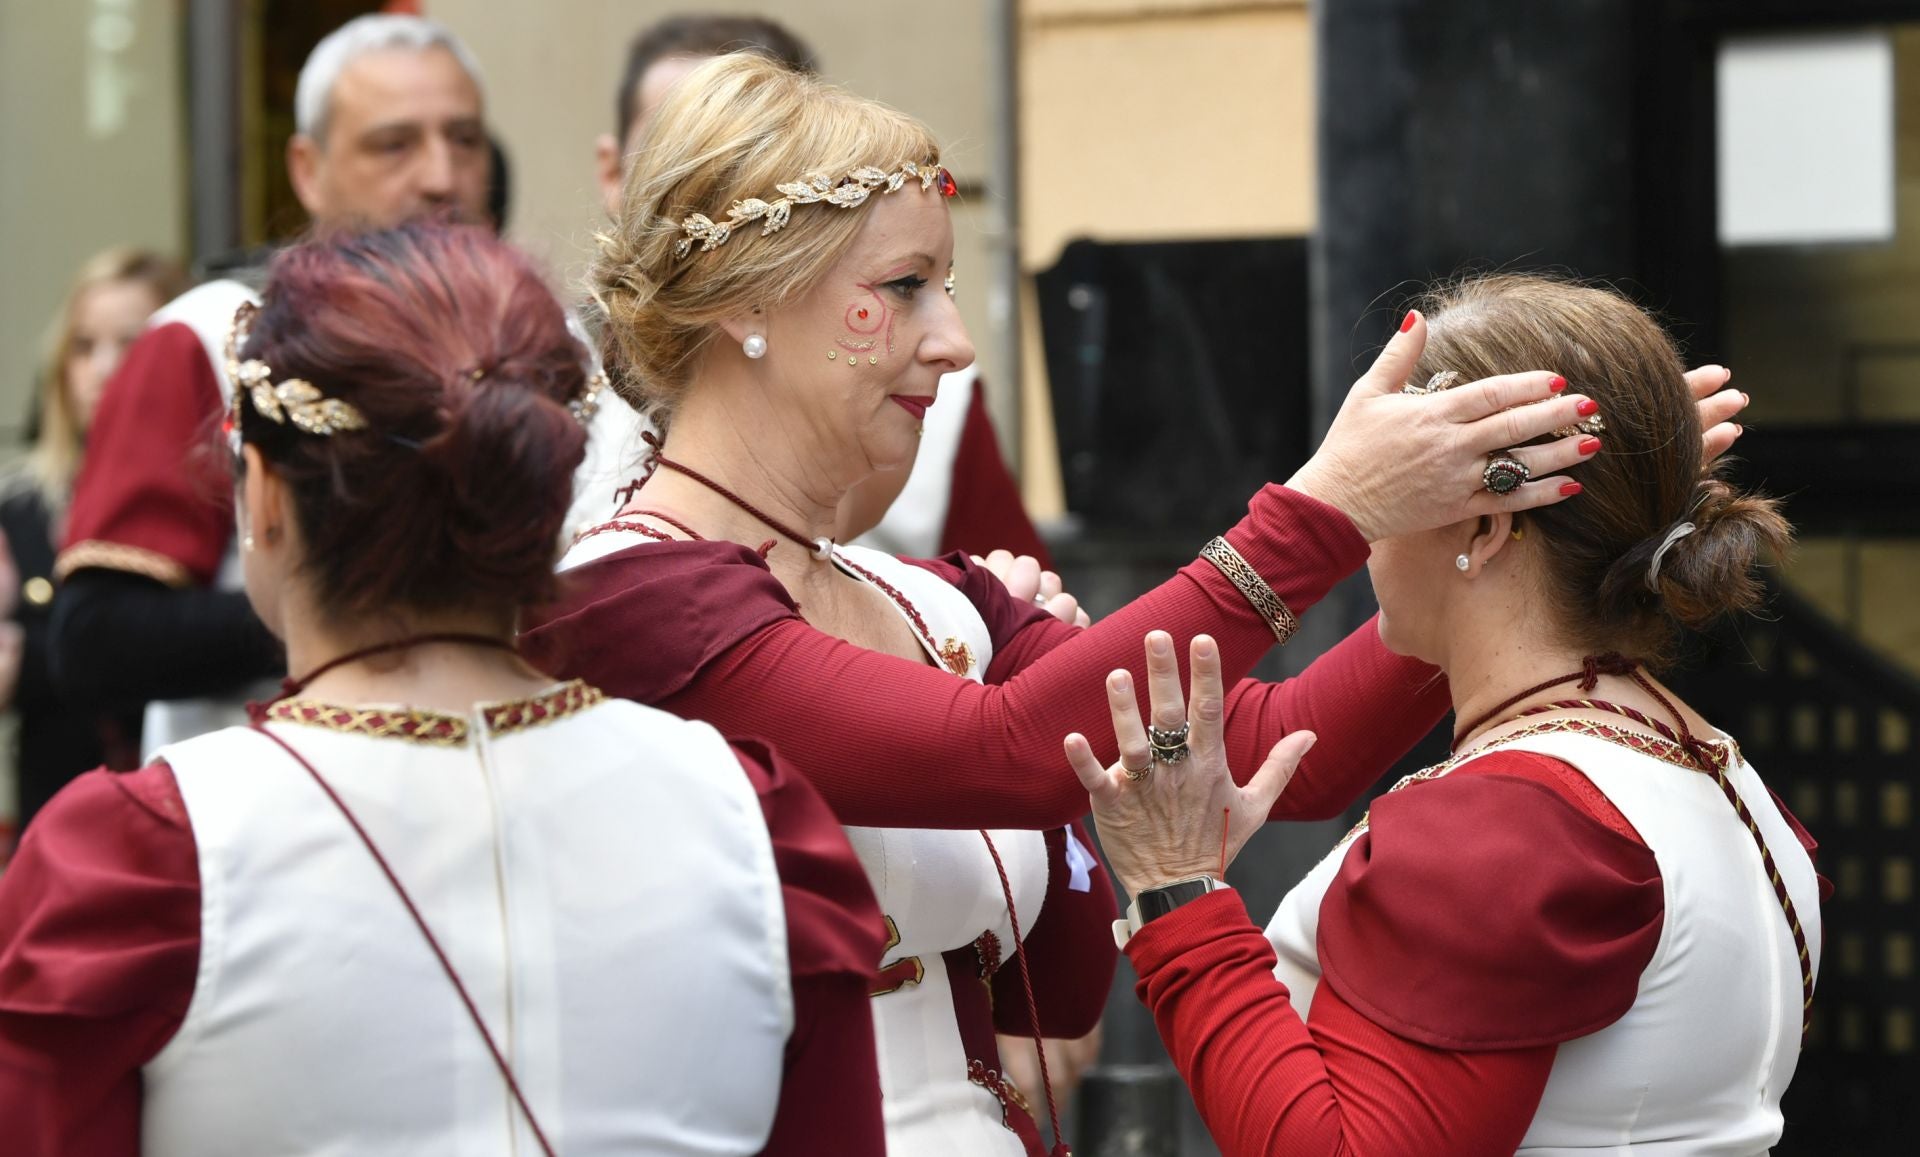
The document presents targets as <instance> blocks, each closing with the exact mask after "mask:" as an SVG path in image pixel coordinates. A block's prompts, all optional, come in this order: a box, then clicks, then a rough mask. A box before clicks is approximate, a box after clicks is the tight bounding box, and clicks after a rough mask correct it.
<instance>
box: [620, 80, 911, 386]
mask: <svg viewBox="0 0 1920 1157" xmlns="http://www.w3.org/2000/svg"><path fill="white" fill-rule="evenodd" d="M939 159H940V146H939V143H938V142H937V141H935V140H934V137H933V133H932V131H931V130H929V129H928V128H927V127H926V126H925V125H923V124H921V123H920V122H919V121H917V120H915V119H914V118H912V117H910V116H907V115H906V114H905V113H902V112H898V111H896V110H894V109H892V108H889V107H887V106H886V105H883V104H881V103H879V102H878V101H871V100H866V99H864V98H862V97H858V96H855V95H853V94H852V93H850V92H847V91H846V90H845V89H842V88H839V87H837V86H835V85H830V84H827V83H825V82H824V81H821V80H818V79H817V78H814V77H811V76H806V75H803V74H801V73H798V72H795V71H793V70H792V69H790V68H787V67H786V66H784V65H782V64H779V63H777V62H775V61H773V60H771V59H769V58H767V57H765V56H761V55H760V54H758V53H756V52H741V53H734V54H732V55H729V56H721V57H716V58H715V59H713V60H710V61H707V62H706V63H705V64H702V65H701V66H700V67H699V68H697V69H695V70H694V71H693V72H691V73H689V74H688V75H687V77H686V79H684V80H682V81H681V82H680V83H679V84H677V85H675V86H674V88H673V90H672V92H671V93H670V94H669V95H668V97H667V99H666V100H665V101H664V102H663V103H662V104H661V106H660V108H659V110H658V111H657V112H655V113H654V115H653V117H652V118H651V119H650V120H649V122H648V124H647V126H646V128H645V130H644V131H643V133H642V135H641V139H640V143H639V148H638V152H637V156H636V159H635V161H634V164H633V168H632V170H631V171H630V172H629V173H628V174H627V182H626V188H625V190H624V192H623V200H622V204H621V209H620V218H619V220H618V221H617V222H615V224H614V227H613V228H612V229H611V230H609V231H607V232H605V233H602V234H600V235H599V237H598V238H597V239H598V241H599V248H600V253H599V257H598V258H597V260H596V261H595V262H594V265H593V269H592V273H591V275H590V278H591V280H590V287H589V288H590V292H591V294H592V296H593V299H594V301H595V302H596V303H597V304H598V305H599V308H600V312H601V314H602V323H603V326H602V332H601V343H602V346H603V347H604V351H605V354H606V361H607V364H608V370H609V371H610V373H611V374H612V376H613V381H614V384H615V387H616V388H617V389H618V390H619V391H620V394H621V396H622V397H624V398H626V399H627V401H628V402H630V403H632V404H633V405H634V406H635V407H636V408H639V409H641V410H644V411H646V412H648V413H649V414H651V415H652V416H653V417H654V419H655V420H656V422H659V423H662V424H664V423H665V421H666V420H667V419H668V418H670V417H671V415H672V412H673V409H674V406H675V405H676V404H677V403H678V402H679V400H680V399H681V398H682V397H683V396H685V393H686V390H687V387H688V386H689V384H690V383H691V379H692V376H693V368H694V364H695V361H696V358H697V355H698V354H699V353H700V351H701V350H702V349H703V348H705V346H706V344H707V343H708V342H709V341H711V340H712V338H713V336H714V334H715V333H717V332H718V325H719V323H720V322H722V321H725V320H726V319H728V318H731V317H738V316H740V315H741V314H745V313H748V312H750V311H752V310H754V309H757V308H775V307H778V306H780V305H783V304H786V303H788V302H791V301H793V300H794V299H796V298H798V297H800V296H802V295H803V294H805V293H806V292H807V291H808V290H809V289H811V288H812V287H813V286H814V285H815V284H817V283H818V282H819V280H820V279H821V278H822V277H824V276H825V275H826V273H827V271H828V270H830V269H832V268H833V266H834V265H835V264H836V263H837V262H839V260H840V259H841V258H842V257H843V256H844V255H845V254H846V252H847V250H848V249H849V248H851V247H852V245H853V240H854V237H855V235H856V234H857V233H858V232H859V229H860V224H861V222H862V221H863V220H864V219H865V214H864V213H863V212H862V210H861V209H859V208H854V209H851V210H848V209H842V208H839V207H837V206H834V205H828V204H814V205H798V206H795V207H794V210H793V219H792V221H791V223H789V224H788V225H787V226H786V228H784V229H782V230H781V231H780V232H778V233H774V234H772V235H770V236H762V235H761V233H760V230H759V229H757V228H743V229H742V230H741V231H740V232H739V233H737V234H735V235H734V236H733V238H732V239H731V240H729V241H728V242H727V243H726V244H724V245H721V246H719V247H718V248H716V249H713V250H709V251H703V250H702V249H701V248H700V247H699V246H695V247H694V249H693V251H692V252H691V253H689V254H688V255H687V256H685V257H676V256H675V255H674V243H675V242H677V241H679V240H680V239H681V238H682V237H683V236H684V234H682V232H681V225H680V223H681V221H682V220H683V219H685V218H686V217H687V216H688V215H690V214H693V213H703V214H706V215H707V216H709V217H713V218H715V219H716V220H718V219H723V218H724V216H725V214H726V211H727V207H728V206H730V205H732V204H733V203H734V202H735V201H743V200H746V199H747V198H750V197H758V198H762V199H768V198H772V197H774V196H777V193H776V192H775V186H777V185H780V184H784V183H787V182H792V181H799V180H805V179H809V178H812V177H815V176H819V177H824V178H826V179H827V180H829V181H838V180H839V179H840V178H842V177H844V176H845V175H846V174H847V173H849V172H851V171H852V170H854V169H857V168H861V167H863V166H872V167H875V168H879V169H882V170H886V171H889V172H891V171H893V170H895V169H897V168H898V167H899V166H900V165H901V164H902V163H904V162H908V161H911V162H913V163H914V164H916V165H918V164H924V163H927V162H937V161H938V160H939ZM907 187H908V188H910V189H911V188H914V187H915V186H914V184H912V183H909V185H908V186H907ZM881 195H882V194H880V193H878V192H876V193H875V196H876V197H878V196H881Z"/></svg>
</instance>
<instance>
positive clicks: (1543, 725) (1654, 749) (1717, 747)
mask: <svg viewBox="0 0 1920 1157" xmlns="http://www.w3.org/2000/svg"><path fill="white" fill-rule="evenodd" d="M1568 732H1571V733H1572V734H1575V735H1588V736H1592V737H1593V738H1595V739H1604V740H1606V741H1607V742H1608V743H1612V744H1615V745H1617V746H1619V747H1624V748H1627V749H1628V750H1630V751H1637V752H1639V753H1640V754H1641V755H1645V756H1648V757H1650V758H1653V759H1657V760H1659V761H1660V762H1662V763H1668V764H1672V765H1673V766H1674V767H1677V768H1679V769H1681V770H1682V771H1691V772H1694V773H1696V774H1697V773H1698V772H1699V770H1700V769H1699V767H1697V766H1695V764H1694V762H1693V761H1692V760H1691V759H1688V758H1687V752H1686V749H1685V748H1683V747H1681V746H1680V745H1679V744H1678V743H1675V742H1673V741H1672V740H1670V739H1663V738H1661V737H1660V736H1657V735H1643V734H1641V733H1640V732H1638V731H1628V730H1625V729H1624V728H1619V727H1612V726H1609V725H1608V724H1605V723H1596V722H1594V721H1593V720H1591V719H1567V718H1559V719H1543V720H1541V721H1540V722H1538V723H1529V724H1527V725H1526V726H1525V727H1522V728H1520V729H1519V730H1517V731H1509V732H1507V733H1506V734H1505V735H1502V736H1501V737H1500V738H1498V739H1494V740H1491V741H1489V742H1487V743H1483V744H1481V745H1480V746H1479V747H1476V748H1473V749H1472V750H1470V751H1463V752H1461V753H1460V754H1458V755H1454V756H1450V757H1448V758H1446V759H1443V760H1441V761H1440V762H1439V763H1436V764H1434V765H1433V766H1432V767H1423V768H1421V769H1420V770H1419V771H1416V772H1414V773H1413V774H1412V775H1409V776H1406V777H1405V778H1403V779H1401V780H1400V782H1398V783H1396V784H1394V785H1393V786H1392V787H1390V788H1388V789H1387V791H1388V792H1389V793H1391V792H1396V791H1399V790H1400V789H1402V788H1406V787H1412V786H1413V785H1414V784H1416V783H1425V782H1426V781H1427V780H1430V779H1441V778H1443V777H1445V776H1446V775H1447V773H1449V772H1451V771H1453V770H1454V769H1455V768H1457V767H1459V766H1460V765H1461V764H1463V763H1465V762H1466V761H1467V760H1469V759H1473V758H1476V757H1478V756H1481V755H1485V754H1486V753H1487V752H1489V751H1492V750H1494V749H1496V748H1500V747H1505V746H1506V745H1507V744H1509V743H1513V742H1516V741H1518V740H1521V739H1526V738H1527V737H1529V736H1533V735H1551V734H1555V733H1561V734H1565V733H1568ZM1701 742H1702V743H1703V744H1704V745H1705V747H1706V749H1707V752H1708V754H1709V755H1710V756H1711V757H1712V760H1713V762H1714V764H1715V765H1716V766H1718V767H1719V768H1726V767H1728V766H1730V765H1732V764H1733V763H1735V762H1737V761H1738V759H1739V755H1740V747H1739V745H1738V744H1736V743H1735V742H1734V741H1733V740H1731V739H1724V740H1722V739H1706V740H1702V741H1701ZM1372 818H1373V812H1372V810H1371V809H1369V810H1368V811H1367V812H1366V813H1365V814H1364V815H1362V816H1361V817H1360V822H1359V823H1357V824H1355V825H1353V830H1352V831H1349V832H1348V833H1347V834H1346V835H1344V836H1341V837H1340V842H1339V843H1337V844H1335V845H1334V847H1333V850H1334V851H1336V852H1337V851H1339V850H1340V849H1342V848H1344V847H1346V846H1347V845H1348V844H1350V843H1352V842H1353V841H1354V840H1356V839H1358V838H1360V834H1361V833H1362V832H1364V831H1366V830H1367V828H1368V826H1369V821H1370V820H1371V819H1372Z"/></svg>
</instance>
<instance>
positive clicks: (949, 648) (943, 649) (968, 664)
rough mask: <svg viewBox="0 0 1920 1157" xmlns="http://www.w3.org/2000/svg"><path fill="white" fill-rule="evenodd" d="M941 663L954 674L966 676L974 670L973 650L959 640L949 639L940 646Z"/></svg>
mask: <svg viewBox="0 0 1920 1157" xmlns="http://www.w3.org/2000/svg"><path fill="white" fill-rule="evenodd" d="M940 662H942V663H943V664H945V665H946V668H947V670H949V671H952V672H953V673H954V674H956V675H965V674H966V673H967V672H968V671H971V670H973V648H972V647H969V646H967V645H966V644H965V643H963V642H961V641H960V640H959V639H953V638H949V639H948V640H947V641H946V642H944V643H942V644H940Z"/></svg>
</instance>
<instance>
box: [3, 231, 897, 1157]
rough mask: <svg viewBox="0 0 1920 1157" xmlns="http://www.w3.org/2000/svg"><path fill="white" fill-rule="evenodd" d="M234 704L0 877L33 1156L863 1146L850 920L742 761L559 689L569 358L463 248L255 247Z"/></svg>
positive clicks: (105, 792) (378, 236) (518, 289)
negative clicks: (528, 633)
mask: <svg viewBox="0 0 1920 1157" xmlns="http://www.w3.org/2000/svg"><path fill="white" fill-rule="evenodd" d="M228 351H229V352H228V360H229V362H230V363H231V365H230V367H229V369H230V372H231V373H232V375H233V378H234V381H235V382H236V383H237V384H238V387H239V388H238V389H236V391H235V395H234V402H233V407H232V410H231V412H230V414H229V417H228V421H227V426H226V429H227V437H228V438H229V439H230V448H231V452H232V454H233V456H234V459H235V466H236V478H237V490H238V496H237V497H238V501H237V507H238V518H239V537H240V541H241V543H242V563H243V566H244V568H245V571H246V585H247V591H248V595H249V597H250V598H251V600H252V602H253V605H254V608H255V609H256V610H257V611H258V612H259V614H260V617H261V619H262V620H263V621H264V622H265V623H266V624H267V625H268V626H269V627H270V628H271V629H272V630H273V631H274V632H275V633H276V634H277V635H279V636H280V638H281V639H283V640H284V641H285V643H286V647H287V660H288V667H289V669H290V670H292V671H294V672H296V673H298V678H295V679H292V680H289V681H288V684H287V687H286V690H285V693H284V694H283V696H282V697H280V698H278V699H275V700H274V701H273V702H271V703H268V704H265V705H256V707H255V708H254V709H253V711H252V715H253V723H252V725H251V726H250V727H236V728H230V729H228V730H225V731H218V732H214V733H211V734H208V735H203V736H200V737H198V738H195V739H190V740H186V741H183V742H179V743H174V744H170V745H168V746H166V747H164V748H162V749H161V750H160V752H159V754H158V756H157V758H156V760H155V761H154V762H153V763H151V764H149V765H148V766H146V767H145V768H143V769H141V770H139V771H136V772H131V773H127V774H119V775H116V774H112V773H108V772H95V773H92V774H89V775H86V776H83V777H82V778H81V779H80V780H78V781H76V782H75V783H74V784H73V785H72V786H71V787H69V788H68V789H67V790H66V791H64V792H62V793H61V794H60V795H59V796H57V797H55V799H54V800H53V801H52V802H51V803H50V804H49V805H48V806H47V808H46V809H45V810H44V811H43V812H42V813H41V816H40V818H39V820H38V821H36V823H35V825H34V828H33V830H32V831H30V832H29V833H28V834H27V837H26V839H25V841H24V843H23V844H22V847H21V851H20V856H19V859H18V860H17V861H16V862H15V863H14V865H13V867H12V868H11V869H10V870H9V871H8V873H7V874H6V876H5V877H4V879H0V1120H4V1121H6V1123H7V1136H8V1150H7V1151H8V1152H9V1153H10V1154H11V1153H22V1154H56V1153H57V1154H71V1153H82V1152H84V1153H90V1154H134V1153H144V1154H149V1155H155V1154H172V1153H195V1154H199V1153H269V1152H300V1153H319V1152H352V1153H356V1154H394V1155H396V1157H397V1155H400V1154H409V1155H411V1154H419V1153H432V1152H444V1151H448V1149H449V1148H450V1147H457V1148H458V1149H459V1150H460V1151H461V1152H463V1153H487V1154H494V1153H497V1154H503V1155H504V1154H512V1153H535V1152H539V1153H547V1154H553V1153H566V1154H568V1155H570V1157H572V1155H575V1154H613V1153H672V1154H729V1155H744V1154H751V1153H781V1154H797V1153H806V1152H817V1151H818V1149H817V1148H815V1147H814V1146H815V1143H816V1141H817V1139H818V1138H819V1137H821V1136H823V1135H832V1136H834V1137H835V1138H837V1143H836V1146H835V1148H836V1151H843V1152H851V1153H858V1154H871V1155H876V1157H877V1155H878V1154H879V1153H880V1152H881V1151H882V1146H881V1128H880V1114H879V1104H878V1077H877V1075H876V1073H875V1069H874V1049H873V1029H872V1019H871V1014H870V1013H869V1011H868V1004H867V999H868V998H867V995H866V989H867V979H868V976H869V975H870V973H871V969H872V961H873V960H874V959H875V958H876V957H877V956H878V954H879V952H880V943H881V942H880V937H879V932H878V926H879V919H880V918H879V913H878V912H877V911H876V910H875V907H874V903H873V895H872V892H871V890H870V888H869V887H868V886H867V883H866V881H865V879H864V878H863V877H862V875H861V873H860V869H859V865H858V862H857V861H856V860H855V859H854V857H853V853H852V849H851V848H850V847H849V846H848V845H847V841H846V838H845V837H844V835H842V834H841V832H840V829H839V827H838V826H837V825H836V824H835V823H834V821H833V819H832V816H831V815H830V814H829V813H828V812H827V810H826V808H825V807H824V805H823V804H822V803H821V802H820V800H819V799H818V798H817V797H816V796H815V795H814V794H813V792H812V791H811V789H810V788H808V787H807V785H806V784H805V783H804V781H802V780H800V779H798V778H796V777H795V776H794V775H793V774H792V773H791V772H790V771H788V770H787V769H786V768H785V767H784V766H783V765H782V764H781V763H780V761H779V760H778V759H777V758H775V757H774V756H773V754H772V753H771V752H770V751H769V750H768V749H767V748H766V747H764V746H763V745H760V744H757V743H744V744H737V745H729V743H728V742H727V740H725V739H723V738H722V737H721V736H720V734H719V733H718V732H717V731H715V730H714V729H713V728H712V727H710V726H707V725H705V724H700V723H690V722H686V721H684V720H681V719H677V718H675V717H673V716H670V715H667V714H665V713H664V712H661V711H657V710H655V709H652V708H648V707H641V706H639V705H637V704H633V703H629V702H624V701H619V700H612V699H608V698H606V697H605V696H603V695H602V694H601V693H600V692H599V691H598V690H597V689H595V688H594V687H592V686H589V685H588V684H585V683H582V682H579V681H577V680H576V681H572V682H565V683H556V682H555V681H554V680H553V679H551V678H549V677H548V676H547V675H545V674H543V673H541V672H540V671H538V670H536V669H534V668H533V667H531V666H529V665H528V664H527V663H526V662H525V661H523V660H522V659H520V658H519V656H518V655H517V654H516V653H515V651H514V646H513V634H514V627H515V623H516V620H517V617H518V614H519V611H520V609H521V608H522V607H524V606H526V605H528V604H529V603H531V602H533V601H534V600H536V599H541V598H546V597H550V595H551V593H552V590H553V587H554V576H553V563H554V557H555V554H556V553H557V549H558V536H559V533H560V528H561V526H562V524H563V521H564V518H565V514H566V509H567V505H568V501H569V495H570V487H569V484H568V481H569V478H570V476H571V474H572V472H573V469H574V467H575V466H576V465H577V464H578V463H579V461H580V456H581V452H582V448H583V445H584V442H585V433H584V431H583V430H582V428H581V422H580V417H581V415H580V402H581V399H582V398H583V397H585V396H586V395H587V390H588V375H587V370H586V363H587V357H586V351H585V350H584V349H583V348H581V346H580V345H579V343H578V342H576V341H575V340H574V339H573V338H572V337H571V336H570V334H569V333H568V330H567V325H566V319H565V316H564V314H563V312H562V310H561V308H560V306H559V304H558V303H557V302H556V301H555V300H554V298H553V296H552V295H551V294H550V293H549V292H548V291H547V289H546V287H545V285H544V283H543V282H542V280H541V278H540V276H539V274H538V273H537V272H536V271H535V270H534V269H533V268H532V267H531V266H530V264H529V263H528V262H527V261H526V259H525V258H523V257H521V256H520V255H518V254H517V253H515V252H514V251H513V250H512V249H511V248H510V247H508V246H506V245H505V244H503V243H501V242H500V241H498V240H497V239H495V238H494V237H493V236H492V235H491V234H490V233H488V232H486V231H483V230H479V229H474V228H461V227H449V226H409V227H406V228H402V229H398V230H394V231H391V232H385V233H372V234H366V235H361V236H354V237H346V236H343V237H340V238H336V239H332V240H325V241H315V242H311V243H308V244H305V245H300V246H296V247H294V248H292V249H289V250H287V251H285V252H283V253H282V254H280V255H279V256H278V257H277V258H276V259H275V261H274V264H273V267H272V271H271V279H270V281H269V283H268V286H267V289H266V293H265V298H264V303H263V304H262V305H261V306H260V307H259V308H258V310H257V312H256V310H255V308H254V307H253V306H251V305H246V306H243V307H242V308H241V313H240V315H239V316H238V317H237V318H236V319H235V324H234V331H233V336H232V338H231V339H230V341H229V346H228Z"/></svg>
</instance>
